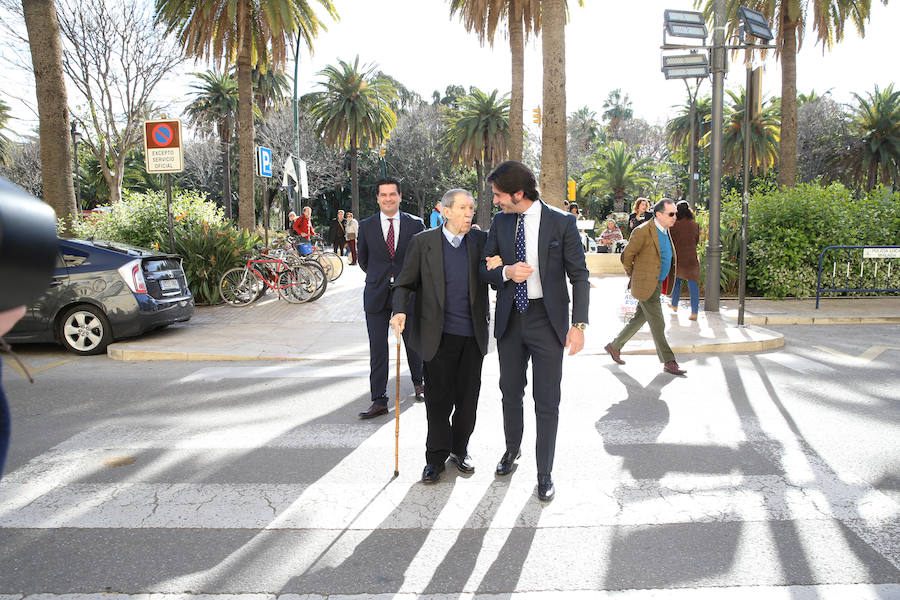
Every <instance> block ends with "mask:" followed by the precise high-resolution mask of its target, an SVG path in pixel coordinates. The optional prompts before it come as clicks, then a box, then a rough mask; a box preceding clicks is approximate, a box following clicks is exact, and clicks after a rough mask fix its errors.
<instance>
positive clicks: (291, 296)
mask: <svg viewBox="0 0 900 600" xmlns="http://www.w3.org/2000/svg"><path fill="white" fill-rule="evenodd" d="M298 271H299V269H290V270H285V271H282V272H281V273H279V274H278V293H279V294H280V295H281V297H282V298H284V299H285V300H287V301H288V302H290V303H291V304H300V303H301V302H306V301H307V300H309V297H310V296H311V295H312V291H313V289H314V288H313V287H312V285H311V283H310V279H311V276H306V277H304V276H303V275H302V274H300V273H299V272H298Z"/></svg>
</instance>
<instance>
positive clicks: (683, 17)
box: [664, 9, 707, 39]
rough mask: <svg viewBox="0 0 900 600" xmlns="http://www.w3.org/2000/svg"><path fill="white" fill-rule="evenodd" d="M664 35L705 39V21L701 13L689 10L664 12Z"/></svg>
mask: <svg viewBox="0 0 900 600" xmlns="http://www.w3.org/2000/svg"><path fill="white" fill-rule="evenodd" d="M664 26H665V30H666V33H668V34H669V35H671V36H674V37H683V38H695V39H706V36H707V31H706V20H705V19H704V18H703V13H702V12H695V11H690V10H668V9H667V10H666V11H665V18H664Z"/></svg>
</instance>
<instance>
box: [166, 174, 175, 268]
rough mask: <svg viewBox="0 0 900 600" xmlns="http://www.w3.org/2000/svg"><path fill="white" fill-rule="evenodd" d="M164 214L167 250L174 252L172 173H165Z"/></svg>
mask: <svg viewBox="0 0 900 600" xmlns="http://www.w3.org/2000/svg"><path fill="white" fill-rule="evenodd" d="M166 214H167V215H168V217H169V252H170V253H171V254H175V220H174V219H173V218H172V174H171V173H166Z"/></svg>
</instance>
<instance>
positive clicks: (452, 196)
mask: <svg viewBox="0 0 900 600" xmlns="http://www.w3.org/2000/svg"><path fill="white" fill-rule="evenodd" d="M459 195H464V196H468V197H469V198H471V199H472V202H475V198H473V197H472V194H470V193H469V192H468V191H466V190H464V189H462V188H453V189H452V190H447V192H446V193H445V194H444V196H443V197H442V198H441V206H444V207H447V208H453V201H454V200H456V197H457V196H459Z"/></svg>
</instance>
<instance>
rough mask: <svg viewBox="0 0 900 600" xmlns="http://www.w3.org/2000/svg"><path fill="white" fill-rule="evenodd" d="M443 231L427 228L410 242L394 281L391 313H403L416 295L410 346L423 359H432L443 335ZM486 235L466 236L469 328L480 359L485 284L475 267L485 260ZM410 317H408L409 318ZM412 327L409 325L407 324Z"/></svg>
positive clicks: (484, 350) (475, 232)
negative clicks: (470, 315) (470, 316)
mask: <svg viewBox="0 0 900 600" xmlns="http://www.w3.org/2000/svg"><path fill="white" fill-rule="evenodd" d="M443 238H444V230H443V227H437V228H435V229H429V230H427V231H425V232H423V233H420V234H418V235H416V236H415V237H414V238H413V239H412V243H411V244H410V246H409V250H408V251H407V253H406V262H405V263H404V265H403V270H402V271H401V272H400V275H399V276H398V277H397V280H396V281H395V284H394V285H395V287H394V312H395V313H398V312H403V313H405V312H406V305H407V302H408V301H409V298H410V295H411V294H412V293H413V292H415V294H416V300H415V313H414V314H415V316H416V320H417V323H416V327H414V328H413V329H412V335H411V337H410V341H409V343H410V346H412V348H413V349H414V350H415V351H416V352H417V353H418V354H419V356H421V357H422V359H423V360H431V359H432V358H434V355H435V354H436V353H437V350H438V346H439V345H440V343H441V335H442V334H443V332H444V302H445V299H446V296H447V294H446V289H445V279H444V240H443ZM486 241H487V234H486V233H485V232H483V231H478V230H476V229H473V230H471V231H469V233H467V234H466V237H465V242H466V250H467V252H468V256H469V310H470V311H471V313H472V329H473V330H474V331H475V340H476V341H477V342H478V348H479V349H480V350H481V354H482V356H484V355H485V354H487V347H488V293H487V284H486V283H484V281H482V280H481V278H480V277H479V275H478V266H479V265H480V264H482V263H483V262H484V261H483V257H484V244H485V242H486ZM411 316H412V315H407V317H408V318H410V317H411ZM407 325H411V323H407Z"/></svg>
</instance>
